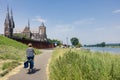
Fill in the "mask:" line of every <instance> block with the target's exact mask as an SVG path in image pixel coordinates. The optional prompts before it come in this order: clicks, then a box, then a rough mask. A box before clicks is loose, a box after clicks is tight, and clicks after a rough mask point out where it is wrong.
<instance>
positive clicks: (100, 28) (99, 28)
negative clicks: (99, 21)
mask: <svg viewBox="0 0 120 80" xmlns="http://www.w3.org/2000/svg"><path fill="white" fill-rule="evenodd" d="M103 30H105V28H104V27H98V28H95V29H94V31H103Z"/></svg>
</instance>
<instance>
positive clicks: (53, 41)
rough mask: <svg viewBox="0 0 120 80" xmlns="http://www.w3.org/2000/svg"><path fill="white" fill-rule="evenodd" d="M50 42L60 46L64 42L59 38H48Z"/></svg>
mask: <svg viewBox="0 0 120 80" xmlns="http://www.w3.org/2000/svg"><path fill="white" fill-rule="evenodd" d="M48 42H49V43H53V44H57V46H60V45H61V44H62V43H61V41H60V40H57V39H53V40H52V39H48Z"/></svg>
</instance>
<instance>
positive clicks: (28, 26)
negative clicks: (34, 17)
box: [28, 19, 30, 29]
mask: <svg viewBox="0 0 120 80" xmlns="http://www.w3.org/2000/svg"><path fill="white" fill-rule="evenodd" d="M28 29H30V21H29V19H28Z"/></svg>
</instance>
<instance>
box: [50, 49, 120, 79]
mask: <svg viewBox="0 0 120 80" xmlns="http://www.w3.org/2000/svg"><path fill="white" fill-rule="evenodd" d="M61 54H62V55H61ZM49 71H50V73H49V79H50V80H120V55H115V54H109V53H100V52H95V53H93V52H90V51H86V50H76V49H74V50H73V49H71V50H70V49H56V50H55V51H54V53H53V55H52V59H51V62H50V65H49Z"/></svg>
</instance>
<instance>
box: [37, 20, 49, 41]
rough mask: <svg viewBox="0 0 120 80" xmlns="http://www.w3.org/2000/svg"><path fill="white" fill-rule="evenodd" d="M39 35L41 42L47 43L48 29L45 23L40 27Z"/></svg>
mask: <svg viewBox="0 0 120 80" xmlns="http://www.w3.org/2000/svg"><path fill="white" fill-rule="evenodd" d="M39 35H40V41H47V35H46V27H45V25H44V23H43V22H42V24H41V26H40V27H39Z"/></svg>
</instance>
